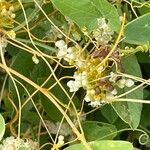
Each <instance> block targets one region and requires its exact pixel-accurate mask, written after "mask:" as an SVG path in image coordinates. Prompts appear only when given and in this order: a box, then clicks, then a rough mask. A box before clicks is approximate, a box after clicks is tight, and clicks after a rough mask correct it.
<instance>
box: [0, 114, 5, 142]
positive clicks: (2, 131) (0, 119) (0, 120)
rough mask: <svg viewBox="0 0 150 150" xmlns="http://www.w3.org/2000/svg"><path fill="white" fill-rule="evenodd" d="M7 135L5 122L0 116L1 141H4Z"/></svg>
mask: <svg viewBox="0 0 150 150" xmlns="http://www.w3.org/2000/svg"><path fill="white" fill-rule="evenodd" d="M4 133H5V120H4V118H3V116H2V115H1V114H0V141H1V140H2V138H3V136H4Z"/></svg>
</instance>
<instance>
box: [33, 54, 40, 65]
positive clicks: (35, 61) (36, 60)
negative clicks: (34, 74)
mask: <svg viewBox="0 0 150 150" xmlns="http://www.w3.org/2000/svg"><path fill="white" fill-rule="evenodd" d="M32 60H33V62H34V63H35V64H38V63H39V59H38V58H37V57H36V56H32Z"/></svg>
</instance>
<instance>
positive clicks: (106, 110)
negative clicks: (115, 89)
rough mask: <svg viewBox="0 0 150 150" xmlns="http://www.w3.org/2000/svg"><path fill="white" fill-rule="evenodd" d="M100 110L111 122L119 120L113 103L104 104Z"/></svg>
mask: <svg viewBox="0 0 150 150" xmlns="http://www.w3.org/2000/svg"><path fill="white" fill-rule="evenodd" d="M100 110H101V113H102V115H103V116H104V117H105V118H106V119H107V120H108V122H109V123H112V124H113V123H114V122H115V121H116V120H117V118H118V115H117V114H116V112H115V111H114V109H113V108H112V107H111V105H104V106H103V107H102V108H101V109H100Z"/></svg>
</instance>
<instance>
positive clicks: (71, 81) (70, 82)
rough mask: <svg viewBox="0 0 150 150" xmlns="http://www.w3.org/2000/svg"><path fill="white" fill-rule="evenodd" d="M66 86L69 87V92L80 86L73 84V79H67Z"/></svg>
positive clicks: (76, 89)
mask: <svg viewBox="0 0 150 150" xmlns="http://www.w3.org/2000/svg"><path fill="white" fill-rule="evenodd" d="M67 86H68V87H69V88H70V92H76V91H78V89H79V88H80V87H78V86H77V85H76V84H75V81H73V80H70V81H68V82H67Z"/></svg>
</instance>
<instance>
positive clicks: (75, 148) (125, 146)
mask: <svg viewBox="0 0 150 150" xmlns="http://www.w3.org/2000/svg"><path fill="white" fill-rule="evenodd" d="M91 132H92V131H91ZM89 145H90V146H91V148H92V150H133V145H132V144H131V143H130V142H126V141H111V140H110V141H107V140H106V141H93V142H89ZM65 150H86V148H85V146H84V145H83V144H75V145H72V146H69V147H68V148H65Z"/></svg>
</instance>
